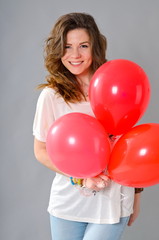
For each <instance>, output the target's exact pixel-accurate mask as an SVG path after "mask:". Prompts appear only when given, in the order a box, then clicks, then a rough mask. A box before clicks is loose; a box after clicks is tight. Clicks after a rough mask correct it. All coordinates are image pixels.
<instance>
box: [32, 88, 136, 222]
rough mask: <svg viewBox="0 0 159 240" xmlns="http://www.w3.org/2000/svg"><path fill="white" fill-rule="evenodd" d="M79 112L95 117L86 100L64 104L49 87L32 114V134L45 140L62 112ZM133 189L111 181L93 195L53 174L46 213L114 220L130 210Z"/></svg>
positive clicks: (92, 219)
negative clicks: (33, 117) (33, 116)
mask: <svg viewBox="0 0 159 240" xmlns="http://www.w3.org/2000/svg"><path fill="white" fill-rule="evenodd" d="M71 112H81V113H85V114H89V115H91V116H94V114H93V112H92V109H91V107H90V103H89V102H82V103H76V104H73V103H71V104H69V105H68V104H67V103H66V102H65V101H64V100H63V98H62V97H59V96H58V95H57V94H55V92H54V90H53V89H51V88H45V89H43V90H42V92H41V94H40V96H39V99H38V102H37V108H36V113H35V119H34V124H33V135H34V136H35V137H36V138H37V139H38V140H40V141H42V142H45V141H46V136H47V132H48V129H49V128H50V126H51V125H52V123H53V122H54V121H55V120H56V119H57V118H59V117H61V116H63V115H64V114H67V113H71ZM133 201H134V188H131V187H126V186H121V185H120V184H118V183H115V182H113V181H110V185H109V186H108V187H106V188H105V189H103V190H101V191H99V192H97V193H96V194H93V193H92V192H91V190H89V192H86V189H84V190H82V188H80V187H76V186H74V185H72V184H71V182H70V179H69V178H68V177H65V176H63V175H61V174H58V173H56V176H55V178H54V180H53V184H52V188H51V194H50V201H49V206H48V212H49V213H50V214H51V215H54V216H56V217H59V218H63V219H68V220H74V221H81V222H90V223H117V222H119V219H120V217H126V216H129V215H130V214H131V213H132V212H133Z"/></svg>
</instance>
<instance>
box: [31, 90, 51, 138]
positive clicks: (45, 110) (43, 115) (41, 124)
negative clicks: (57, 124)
mask: <svg viewBox="0 0 159 240" xmlns="http://www.w3.org/2000/svg"><path fill="white" fill-rule="evenodd" d="M54 121H55V117H54V95H53V92H51V91H49V90H48V89H43V90H42V92H41V94H40V96H39V98H38V101H37V106H36V112H35V117H34V122H33V135H34V137H35V138H36V139H37V140H39V141H42V142H46V137H47V133H48V130H49V128H50V127H51V125H52V124H53V122H54Z"/></svg>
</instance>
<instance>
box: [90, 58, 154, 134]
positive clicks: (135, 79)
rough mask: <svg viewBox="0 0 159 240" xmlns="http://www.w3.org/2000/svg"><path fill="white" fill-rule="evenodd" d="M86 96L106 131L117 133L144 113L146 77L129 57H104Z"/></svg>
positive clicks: (147, 90) (147, 89) (125, 129)
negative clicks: (106, 58) (110, 59)
mask: <svg viewBox="0 0 159 240" xmlns="http://www.w3.org/2000/svg"><path fill="white" fill-rule="evenodd" d="M89 98H90V102H91V106H92V109H93V111H94V114H95V116H96V118H97V119H98V120H99V121H100V122H101V124H102V125H103V126H104V128H105V129H106V131H107V132H108V133H110V134H113V135H120V134H123V133H126V132H127V131H129V130H130V129H131V128H132V127H133V126H134V125H135V124H136V122H137V121H138V120H139V119H140V118H141V117H142V115H143V114H144V112H145V110H146V108H147V106H148V103H149V99H150V84H149V80H148V77H147V75H146V73H145V72H144V71H143V69H142V68H141V67H140V66H139V65H137V64H136V63H134V62H132V61H129V60H124V59H118V60H112V61H108V62H106V63H104V64H103V65H102V66H101V67H100V68H98V70H97V71H96V72H95V74H94V75H93V77H92V80H91V83H90V89H89Z"/></svg>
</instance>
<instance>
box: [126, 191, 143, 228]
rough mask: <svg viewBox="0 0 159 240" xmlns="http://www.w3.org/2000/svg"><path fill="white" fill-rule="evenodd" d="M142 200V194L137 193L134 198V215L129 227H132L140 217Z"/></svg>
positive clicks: (131, 216)
mask: <svg viewBox="0 0 159 240" xmlns="http://www.w3.org/2000/svg"><path fill="white" fill-rule="evenodd" d="M140 198H141V193H136V194H135V198H134V206H133V213H132V214H131V215H130V218H129V222H128V226H131V225H132V224H133V223H134V221H135V220H136V218H137V217H138V215H139V212H140Z"/></svg>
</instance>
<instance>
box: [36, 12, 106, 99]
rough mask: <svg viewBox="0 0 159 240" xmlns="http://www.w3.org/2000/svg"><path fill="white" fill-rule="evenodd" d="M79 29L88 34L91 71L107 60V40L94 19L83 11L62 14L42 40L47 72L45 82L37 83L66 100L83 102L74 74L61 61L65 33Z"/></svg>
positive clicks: (81, 92) (63, 51)
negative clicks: (51, 89) (44, 39)
mask: <svg viewBox="0 0 159 240" xmlns="http://www.w3.org/2000/svg"><path fill="white" fill-rule="evenodd" d="M78 28H80V29H81V28H83V29H85V30H86V31H87V33H88V35H89V37H90V42H91V51H92V59H93V61H92V64H91V70H92V73H94V72H95V71H96V70H97V68H99V66H101V65H102V64H103V63H104V62H106V56H105V54H106V48H107V41H106V38H105V36H104V35H102V34H101V33H100V31H99V29H98V27H97V24H96V22H95V20H94V18H93V17H92V16H91V15H89V14H86V13H70V14H66V15H63V16H61V17H60V18H59V19H58V20H57V22H56V23H55V25H54V27H53V29H52V31H51V32H50V35H49V37H48V38H47V39H46V41H45V46H44V63H45V67H46V69H47V71H48V72H49V75H47V76H46V81H47V83H44V84H40V85H39V88H44V87H46V86H47V87H50V88H53V89H55V91H56V93H58V94H59V95H61V96H62V97H63V99H64V100H65V101H66V102H72V103H75V102H80V101H82V100H83V99H85V96H84V93H83V91H82V89H81V87H80V84H79V82H78V81H77V80H76V77H75V76H74V75H73V74H72V73H71V72H70V71H69V70H68V69H67V68H66V67H65V66H64V65H63V64H62V62H61V57H62V56H63V55H64V54H65V45H66V37H67V33H68V32H69V31H70V30H74V29H78Z"/></svg>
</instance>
